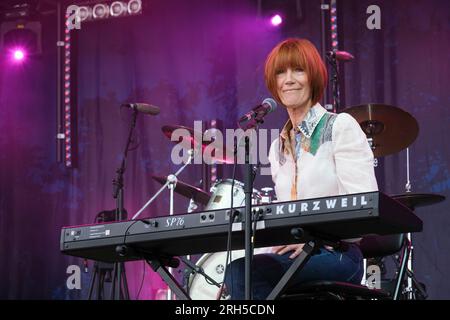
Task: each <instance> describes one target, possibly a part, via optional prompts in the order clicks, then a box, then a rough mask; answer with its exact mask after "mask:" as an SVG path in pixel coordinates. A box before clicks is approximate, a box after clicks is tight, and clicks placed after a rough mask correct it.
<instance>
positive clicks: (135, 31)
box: [0, 0, 450, 299]
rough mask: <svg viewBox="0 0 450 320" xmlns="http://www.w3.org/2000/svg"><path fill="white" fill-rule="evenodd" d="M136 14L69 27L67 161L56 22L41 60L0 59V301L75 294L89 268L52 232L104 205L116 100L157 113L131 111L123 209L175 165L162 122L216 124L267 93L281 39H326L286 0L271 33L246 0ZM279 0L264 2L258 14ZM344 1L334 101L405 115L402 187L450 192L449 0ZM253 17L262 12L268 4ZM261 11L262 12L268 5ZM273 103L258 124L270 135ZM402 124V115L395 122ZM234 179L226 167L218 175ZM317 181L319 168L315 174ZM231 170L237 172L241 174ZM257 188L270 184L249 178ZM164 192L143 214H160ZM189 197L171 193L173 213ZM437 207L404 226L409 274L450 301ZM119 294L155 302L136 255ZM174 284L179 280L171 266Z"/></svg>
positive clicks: (157, 293)
mask: <svg viewBox="0 0 450 320" xmlns="http://www.w3.org/2000/svg"><path fill="white" fill-rule="evenodd" d="M144 2H145V3H146V4H147V6H146V7H145V8H144V14H143V15H140V16H135V17H127V18H118V19H108V20H105V21H102V22H90V23H85V24H84V23H83V24H82V28H81V30H79V31H76V36H75V41H76V47H77V50H76V54H75V55H74V56H73V58H74V59H76V62H77V65H78V67H77V101H78V104H77V105H78V166H77V167H76V168H73V169H69V168H66V167H64V166H63V165H62V164H59V163H57V162H56V147H55V145H56V144H55V140H56V139H55V128H56V82H57V80H56V51H55V45H54V44H55V41H56V33H55V27H56V18H55V17H54V16H48V17H45V18H43V19H42V23H43V54H42V55H41V56H36V57H30V59H28V60H27V61H25V63H23V64H22V65H20V66H18V65H13V64H11V63H10V62H9V61H8V60H6V59H2V61H1V69H0V132H1V135H0V239H1V242H0V257H1V258H0V259H1V263H0V275H1V277H2V278H1V281H0V298H6V299H25V298H26V299H79V298H86V297H87V291H88V289H89V282H90V280H91V278H92V268H93V262H92V261H88V262H87V270H88V272H84V267H85V264H84V261H83V260H82V259H78V258H71V257H67V256H64V255H62V254H61V253H60V252H59V237H60V230H61V227H63V226H68V225H79V224H87V223H91V222H93V221H94V218H95V216H96V214H97V213H99V212H100V211H103V210H111V209H113V208H115V201H114V199H113V197H112V180H113V179H114V178H115V174H116V169H117V168H118V167H119V165H120V161H121V154H122V151H123V148H124V144H125V140H126V136H127V132H128V128H129V124H130V111H129V110H127V109H120V108H119V106H120V105H121V104H122V103H124V102H136V101H139V102H147V103H151V104H154V105H157V106H159V107H160V108H161V113H160V114H159V115H158V116H148V115H144V114H139V117H138V121H137V126H136V135H135V139H134V145H135V146H136V148H135V150H134V151H132V152H130V154H129V157H128V161H127V168H126V173H125V181H124V182H125V207H126V209H127V211H128V213H129V216H131V215H133V214H134V213H135V212H136V211H137V210H139V208H140V207H141V206H142V205H143V204H144V203H145V202H146V201H147V200H148V199H149V198H150V197H151V196H152V195H153V194H154V193H155V192H156V191H157V190H158V188H159V185H158V184H157V183H156V182H154V181H153V180H152V178H151V176H152V175H153V174H157V175H167V174H170V173H173V172H174V171H176V170H177V169H178V168H179V166H177V165H174V164H173V163H172V162H171V160H170V155H171V151H172V147H173V146H174V144H173V143H172V142H170V141H169V139H167V138H166V137H165V136H164V135H163V134H162V131H161V127H162V126H164V125H184V126H188V127H193V125H194V120H204V121H207V120H211V119H221V120H222V121H223V123H224V126H225V127H226V128H236V120H237V119H238V118H239V116H241V115H242V114H244V113H245V112H246V111H248V110H249V109H250V108H252V107H253V106H255V105H257V104H258V103H260V102H261V101H262V100H263V99H264V98H266V97H269V94H268V91H267V89H266V88H265V86H264V82H263V66H264V60H265V57H266V56H267V54H268V52H269V51H270V49H271V48H272V47H273V46H274V45H275V44H276V43H277V42H279V41H280V40H281V39H284V38H286V37H287V36H297V37H304V38H308V39H310V40H311V41H312V42H313V43H315V44H316V45H317V46H318V48H321V47H320V44H321V38H320V34H321V21H320V1H300V4H301V10H300V11H299V12H297V13H299V14H292V12H294V13H295V7H296V6H295V5H296V1H285V2H284V3H289V5H290V6H291V7H290V8H291V9H292V10H291V14H290V16H291V20H290V21H289V22H288V24H287V25H286V26H285V27H283V28H278V29H277V28H272V27H270V26H269V25H268V24H267V19H265V17H264V15H263V14H261V15H258V10H257V6H256V1H237V0H236V1H229V0H228V1H225V0H222V1H221V0H214V1H200V0H193V1H181V0H171V1H148V2H146V1H144ZM274 3H276V1H263V4H265V7H264V6H263V9H264V8H266V9H267V10H266V11H267V12H268V11H269V10H268V9H269V7H270V5H273V4H274ZM402 3H403V1H376V2H375V3H374V2H373V1H356V0H354V1H345V2H344V1H342V3H341V4H339V7H338V9H339V28H340V29H339V31H340V43H341V48H340V49H342V50H347V51H350V52H351V53H353V54H354V55H355V60H354V61H352V62H349V63H347V64H346V65H345V67H343V68H342V77H343V80H342V91H343V92H342V94H343V102H344V105H345V106H350V105H358V104H363V103H369V102H381V103H387V104H393V105H396V106H399V107H401V108H403V109H404V110H406V111H408V112H410V113H411V114H412V115H413V116H414V117H415V118H416V119H417V120H418V122H419V125H420V133H419V137H418V138H417V140H416V141H415V142H414V144H413V145H412V146H411V148H410V159H411V183H412V187H413V189H412V191H413V192H434V193H440V194H443V195H446V196H447V197H448V196H450V191H449V189H450V175H449V171H448V158H449V157H448V156H449V151H450V149H449V147H448V143H445V141H446V140H445V139H446V133H447V132H446V131H447V128H448V124H449V115H450V111H448V110H449V109H448V106H449V105H450V95H449V93H448V85H447V86H446V84H448V83H449V82H450V66H449V63H450V62H449V61H450V59H449V58H450V57H449V52H450V40H449V39H450V38H449V36H448V35H449V32H450V25H449V21H450V19H449V12H450V4H449V3H448V1H444V0H442V1H439V0H435V1H431V2H430V1H425V0H421V1H416V2H415V3H414V4H410V5H409V6H405V5H404V4H403V5H402ZM372 4H377V5H378V6H379V7H380V8H381V19H382V24H381V30H369V29H367V27H366V20H367V18H368V16H369V15H368V14H367V13H366V9H367V7H368V6H369V5H372ZM263 11H264V10H263ZM263 13H264V12H263ZM285 121H286V114H285V112H284V111H283V110H282V108H279V109H278V110H277V111H276V112H275V113H274V114H272V115H270V116H268V117H267V121H266V123H264V125H263V126H262V128H280V127H281V126H282V125H283V124H284V122H285ZM399 125H401V124H399ZM405 154H406V153H405V151H402V152H400V153H399V154H396V155H391V156H387V157H385V158H384V159H380V167H379V168H377V176H378V177H379V184H380V189H381V190H382V191H384V192H386V193H388V194H398V193H403V192H404V185H405V183H406V162H405V161H406V155H405ZM200 174H201V167H200V166H199V165H192V166H190V167H188V168H187V169H186V170H185V171H184V172H183V173H182V174H181V175H180V177H179V178H180V180H182V181H184V182H187V183H190V184H197V183H198V182H199V179H200ZM230 177H231V168H229V167H228V166H227V167H226V168H225V170H224V176H223V178H230ZM318 178H320V177H318ZM238 179H241V180H242V172H241V170H238ZM255 185H256V187H257V188H259V189H260V188H262V187H266V186H272V183H271V179H270V177H269V176H258V177H257V179H256V181H255ZM168 199H169V196H168V192H167V191H165V192H164V193H163V194H162V195H161V196H160V197H159V198H158V199H157V201H155V203H154V204H152V205H150V206H149V207H148V208H147V209H146V211H144V212H143V214H142V217H156V216H162V215H167V214H168V212H169V201H168ZM187 205H188V200H187V199H185V198H183V197H181V196H178V195H176V197H175V212H176V213H181V212H185V211H186V210H187ZM447 208H448V202H444V203H441V204H438V205H435V206H432V207H426V208H423V209H418V210H417V213H418V215H419V216H420V217H421V218H422V219H423V221H424V231H423V232H422V233H420V234H415V235H414V247H415V256H414V258H415V270H416V274H417V277H418V279H419V280H420V281H421V282H423V283H425V285H426V286H427V289H428V293H429V295H430V297H431V298H436V299H444V298H447V299H448V298H450V283H449V281H447V280H446V277H445V274H444V270H447V269H448V268H449V267H450V258H449V256H448V255H447V254H446V252H448V251H449V250H450V239H449V233H448V232H447V228H448V227H449V226H450V216H449V215H448V210H446V209H447ZM71 265H78V266H80V267H81V269H82V283H81V286H82V288H81V290H68V288H67V286H66V279H67V277H68V274H67V273H66V271H67V268H68V267H69V266H71ZM126 268H127V278H128V284H129V291H130V296H131V298H133V299H137V298H139V299H156V298H160V297H161V295H162V293H163V291H161V290H162V289H164V288H165V286H164V284H163V282H162V281H161V279H160V278H159V276H158V275H157V274H155V273H154V272H153V271H152V270H151V269H150V268H149V267H148V266H146V265H145V264H144V263H143V262H133V263H127V264H126ZM177 276H178V277H179V278H181V276H182V275H181V274H178V273H177Z"/></svg>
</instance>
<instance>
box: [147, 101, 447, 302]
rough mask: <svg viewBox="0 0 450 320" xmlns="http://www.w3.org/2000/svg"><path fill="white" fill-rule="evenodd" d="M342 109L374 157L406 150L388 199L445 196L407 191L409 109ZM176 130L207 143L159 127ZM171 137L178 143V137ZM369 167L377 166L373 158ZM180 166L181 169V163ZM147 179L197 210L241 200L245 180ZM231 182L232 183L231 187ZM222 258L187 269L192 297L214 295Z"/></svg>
mask: <svg viewBox="0 0 450 320" xmlns="http://www.w3.org/2000/svg"><path fill="white" fill-rule="evenodd" d="M343 112H346V113H348V114H350V115H351V116H353V117H354V118H355V119H356V120H357V121H358V123H359V124H360V126H361V128H362V130H363V132H364V133H365V134H366V136H367V140H368V142H369V145H370V147H371V148H372V150H373V153H374V158H375V160H376V159H377V158H379V157H384V156H387V155H391V154H395V153H398V152H400V151H402V150H404V149H406V152H407V164H406V167H407V183H406V186H405V189H406V192H405V193H403V194H397V195H392V196H391V197H392V198H393V199H395V200H397V201H399V202H400V203H402V204H403V205H405V206H407V207H409V208H410V209H411V210H414V209H415V208H417V207H422V206H429V205H432V204H436V203H438V202H441V201H444V200H445V197H444V196H443V195H439V194H432V193H412V192H411V183H410V180H409V168H410V164H409V146H410V145H411V144H412V143H413V142H414V141H415V139H416V138H417V136H418V133H419V125H418V123H417V121H416V119H415V118H414V117H413V116H412V115H411V114H409V113H408V112H406V111H404V110H402V109H401V108H398V107H395V106H391V105H386V104H364V105H358V106H353V107H348V108H346V109H344V110H343ZM177 129H185V130H187V131H188V132H189V133H190V134H191V140H189V141H188V142H189V144H190V146H186V148H193V147H194V146H201V150H202V151H203V150H204V149H205V148H206V146H207V145H206V144H205V142H203V141H201V142H200V141H196V140H195V139H196V138H195V137H202V136H203V135H202V133H195V132H194V130H193V129H191V128H188V127H183V126H163V127H162V131H163V133H164V135H165V136H166V137H167V138H169V139H171V140H172V134H173V132H174V131H175V130H177ZM172 141H173V140H172ZM174 142H178V143H179V142H180V141H174ZM208 143H209V142H208ZM226 154H228V153H226V152H223V155H224V156H221V157H216V158H215V159H214V160H215V161H216V162H217V163H233V160H232V159H228V158H226V156H225V155H226ZM188 163H189V161H188ZM186 164H187V163H186ZM374 166H377V162H376V161H375V163H374ZM182 169H184V167H183V168H182ZM182 169H180V170H179V171H178V172H177V173H176V174H175V176H177V175H178V174H179V173H180V172H181V170H182ZM152 178H153V179H154V180H155V181H156V182H158V183H160V184H162V185H164V186H168V187H169V188H171V191H172V192H176V193H178V194H180V195H182V196H184V197H186V198H187V199H190V201H191V203H190V205H189V209H188V212H192V211H194V210H196V209H197V208H198V205H201V206H203V209H204V210H217V209H222V208H229V207H230V206H231V202H233V206H235V207H239V206H243V205H244V201H245V194H244V185H243V183H242V182H240V181H236V180H234V183H233V180H231V179H224V180H218V181H216V182H215V183H214V184H213V186H212V188H211V190H210V192H207V191H205V190H203V189H201V188H199V187H196V186H193V185H190V184H188V183H185V182H183V181H180V180H178V179H177V178H176V177H175V178H174V176H173V175H170V176H156V175H154V176H152ZM170 180H171V181H170ZM233 184H234V187H232V186H233ZM164 186H163V187H164ZM171 186H172V187H171ZM232 188H233V192H232ZM231 198H233V199H231ZM172 200H173V199H172ZM274 200H276V199H275V195H274V193H273V189H272V188H262V189H261V191H260V190H256V189H254V190H253V195H252V203H253V204H255V205H257V204H265V203H271V202H272V201H274ZM171 211H172V210H171ZM408 238H409V240H411V235H410V234H408ZM264 252H267V249H265V248H262V249H255V254H258V253H264ZM243 256H244V250H237V251H233V252H232V258H231V261H233V260H235V259H238V258H241V257H243ZM226 257H227V253H226V252H216V253H205V254H204V255H203V256H201V257H200V259H199V260H197V262H196V263H195V264H194V266H195V269H197V270H201V272H194V270H193V271H192V272H190V271H189V273H188V274H189V276H188V279H187V281H186V282H187V283H186V287H187V289H188V293H189V295H190V296H191V298H192V299H194V300H206V299H207V300H213V299H216V297H217V296H218V294H219V292H220V287H219V285H220V284H221V283H222V282H223V277H224V273H225V266H226ZM189 259H190V257H188V260H189ZM409 259H410V261H408V269H409V271H410V273H409V274H412V254H411V255H410V258H409ZM189 261H190V260H189ZM191 269H194V268H191ZM205 275H207V276H205ZM406 291H410V292H412V279H410V278H409V279H408V287H407V289H406ZM167 298H168V299H170V296H169V295H167ZM224 298H226V297H223V296H222V299H224Z"/></svg>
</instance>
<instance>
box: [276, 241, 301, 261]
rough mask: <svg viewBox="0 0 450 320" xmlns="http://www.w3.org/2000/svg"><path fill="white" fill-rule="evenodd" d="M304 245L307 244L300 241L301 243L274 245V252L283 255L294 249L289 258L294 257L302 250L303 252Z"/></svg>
mask: <svg viewBox="0 0 450 320" xmlns="http://www.w3.org/2000/svg"><path fill="white" fill-rule="evenodd" d="M304 245H305V244H303V243H300V244H289V245H284V246H277V247H272V252H273V253H277V254H279V255H282V254H285V253H286V252H289V251H294V252H293V253H292V254H291V255H290V256H289V259H294V258H295V257H297V256H298V255H299V254H300V252H302V250H303V246H304Z"/></svg>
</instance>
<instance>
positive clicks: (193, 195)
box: [152, 176, 211, 205]
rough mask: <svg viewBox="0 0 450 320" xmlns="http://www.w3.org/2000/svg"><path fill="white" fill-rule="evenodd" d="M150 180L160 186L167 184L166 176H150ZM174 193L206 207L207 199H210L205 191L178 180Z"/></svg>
mask: <svg viewBox="0 0 450 320" xmlns="http://www.w3.org/2000/svg"><path fill="white" fill-rule="evenodd" d="M152 178H153V179H154V180H155V181H158V182H159V183H160V184H165V183H166V182H167V177H166V176H152ZM174 191H175V192H176V193H179V194H181V195H182V196H185V197H186V198H189V199H194V201H195V202H197V203H200V204H203V205H207V204H208V202H209V198H211V196H210V195H209V193H207V192H206V191H204V190H202V189H200V188H197V187H194V186H191V185H190V184H187V183H185V182H183V181H180V180H178V181H177V184H176V186H175V189H174Z"/></svg>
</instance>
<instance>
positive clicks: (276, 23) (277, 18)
mask: <svg viewBox="0 0 450 320" xmlns="http://www.w3.org/2000/svg"><path fill="white" fill-rule="evenodd" d="M282 22H283V19H282V18H281V16H280V15H279V14H276V15H274V16H272V18H271V19H270V23H272V25H273V26H275V27H277V26H279V25H280V24H281V23H282Z"/></svg>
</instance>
